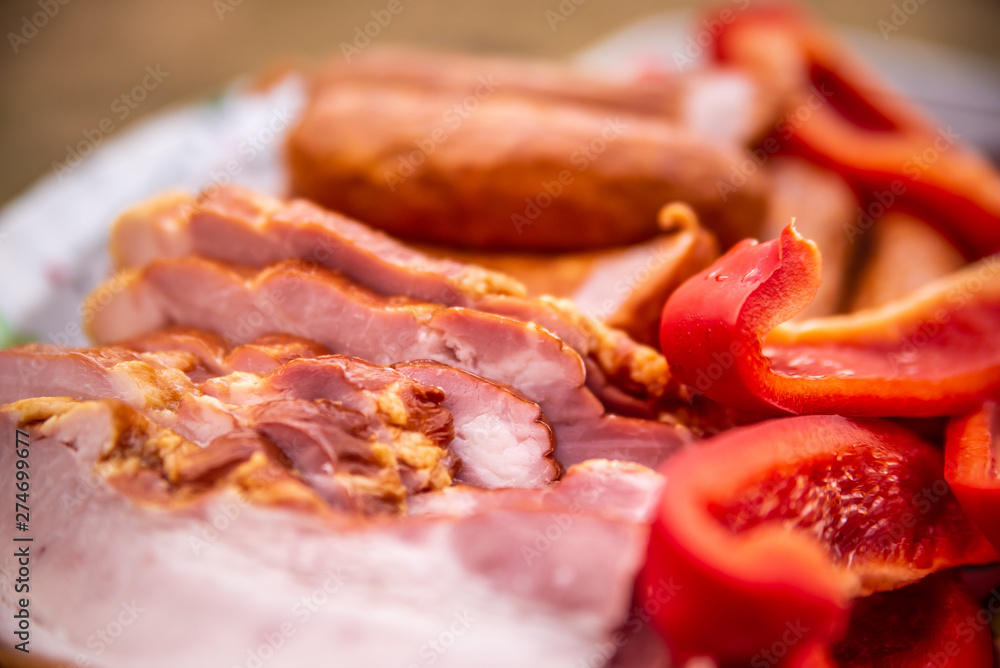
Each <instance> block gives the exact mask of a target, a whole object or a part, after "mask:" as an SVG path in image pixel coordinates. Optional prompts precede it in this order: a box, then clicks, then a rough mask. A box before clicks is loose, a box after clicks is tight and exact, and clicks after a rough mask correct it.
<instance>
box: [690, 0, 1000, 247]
mask: <svg viewBox="0 0 1000 668" xmlns="http://www.w3.org/2000/svg"><path fill="white" fill-rule="evenodd" d="M727 19H728V20H727ZM705 25H711V26H712V27H713V30H712V34H713V35H715V36H716V37H715V41H714V43H713V45H712V47H711V48H712V52H713V55H714V57H715V59H716V60H718V61H720V62H723V63H726V64H728V65H737V66H742V67H747V68H750V69H751V70H755V71H758V72H759V73H760V75H761V76H762V77H763V78H764V79H765V80H766V81H769V82H771V83H772V85H775V84H777V85H778V86H779V88H780V89H782V92H783V93H784V95H785V97H786V98H787V108H788V111H787V113H786V114H785V115H784V116H783V118H781V119H780V120H779V121H778V122H777V123H776V124H775V126H774V131H773V132H772V133H771V134H770V135H769V136H768V137H766V138H765V139H764V140H763V141H762V142H761V145H760V146H758V147H757V149H756V150H757V151H761V150H763V151H764V152H765V154H766V155H769V154H775V153H779V154H791V155H800V156H803V157H806V158H808V159H810V160H812V161H814V162H817V163H819V164H822V165H825V166H827V167H830V168H831V169H833V170H835V171H836V172H838V173H839V174H841V175H842V176H843V177H844V178H845V179H847V180H848V182H849V183H850V184H851V185H852V186H853V187H854V190H855V191H856V192H857V193H858V195H859V197H860V198H861V199H862V209H863V210H862V214H861V216H860V217H859V218H858V221H857V225H855V226H853V227H852V228H851V229H847V230H845V232H847V233H848V235H849V237H850V238H851V239H852V240H853V238H854V237H856V236H859V235H861V234H863V233H864V232H865V231H866V230H867V229H868V228H869V227H870V226H871V225H872V224H873V223H874V221H875V219H878V218H879V217H881V216H882V215H883V214H884V213H885V212H886V211H889V210H896V211H904V212H909V213H912V214H915V215H917V216H918V217H920V218H922V219H926V220H927V221H928V222H930V223H931V224H933V225H934V226H935V227H937V228H938V229H939V230H940V231H941V233H942V234H944V235H945V236H947V237H949V238H950V239H951V240H952V241H953V242H954V243H955V244H956V245H957V246H958V247H959V248H960V249H961V250H962V251H963V252H964V253H965V254H966V256H967V257H968V258H970V259H976V258H981V257H983V256H984V255H987V254H989V253H995V252H997V251H1000V196H998V194H997V193H1000V174H998V173H997V171H996V170H995V169H994V168H993V167H992V166H991V165H990V163H989V162H988V161H987V160H986V159H985V158H983V157H982V156H980V155H978V154H977V153H976V152H975V151H973V150H971V149H969V148H968V147H966V146H963V145H962V142H961V141H960V137H959V135H958V133H956V132H954V131H953V130H952V128H951V127H950V126H939V125H937V124H936V123H935V122H934V121H932V120H931V119H929V118H927V117H926V116H925V115H924V114H922V113H921V112H920V111H919V110H918V109H917V108H916V107H914V106H913V105H912V104H910V103H909V102H907V101H906V100H905V99H904V98H902V97H901V96H897V95H891V94H886V93H885V90H886V85H885V84H884V83H883V82H882V81H880V80H879V78H878V77H877V76H875V75H874V74H873V73H872V72H871V71H870V70H868V69H867V68H866V67H865V66H864V65H863V64H862V63H861V62H860V61H859V60H858V59H857V58H855V57H854V56H853V55H852V54H851V53H850V52H849V51H848V49H846V48H845V47H844V46H843V45H842V44H841V43H839V41H838V40H837V39H836V38H835V37H834V35H833V34H832V32H831V31H829V30H826V29H824V28H823V27H821V26H820V25H818V24H817V23H816V22H814V21H812V20H810V18H809V17H808V16H807V15H806V13H805V12H803V11H801V10H799V9H797V8H795V7H792V6H788V5H786V6H766V7H765V6H761V7H756V6H755V7H749V8H745V9H743V10H739V9H735V8H732V7H726V8H724V9H722V10H721V11H718V12H717V13H716V14H715V15H714V16H710V17H708V18H707V19H706V22H705Z"/></svg>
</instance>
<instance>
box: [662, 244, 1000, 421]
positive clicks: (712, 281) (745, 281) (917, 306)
mask: <svg viewBox="0 0 1000 668" xmlns="http://www.w3.org/2000/svg"><path fill="white" fill-rule="evenodd" d="M820 262H821V258H820V255H819V251H818V250H817V249H816V246H815V244H813V243H812V242H810V241H807V240H805V239H803V238H802V237H801V236H799V235H798V233H796V232H795V230H794V228H792V227H791V226H789V227H788V228H786V229H785V230H784V231H783V232H782V234H781V236H780V237H779V238H778V239H774V240H772V241H767V242H764V243H759V244H758V243H755V242H753V241H749V240H747V241H744V242H741V243H740V244H737V245H736V246H734V247H733V248H732V249H730V251H729V252H728V253H726V255H724V256H723V257H721V258H720V259H719V260H717V261H716V262H715V263H714V264H713V265H712V266H710V267H709V268H708V269H706V270H705V271H703V272H702V273H700V274H698V275H696V276H694V277H693V278H691V279H690V280H688V281H687V282H685V283H684V284H683V285H681V287H680V288H678V289H677V290H676V291H674V293H673V294H672V295H671V296H670V298H669V299H668V300H667V303H666V305H665V306H664V309H663V321H662V323H661V328H660V344H661V347H662V349H663V352H664V354H665V355H666V357H667V361H668V362H669V363H670V369H671V373H672V374H673V376H674V378H676V379H677V380H679V381H680V382H682V383H685V384H686V385H689V386H691V387H692V388H694V389H696V390H698V391H700V392H702V393H704V394H706V395H707V396H708V397H710V398H712V399H714V400H716V401H719V402H720V403H722V404H724V405H727V406H733V407H736V408H740V409H743V410H749V411H762V412H770V413H771V414H780V413H798V414H802V413H839V414H842V415H859V416H894V417H934V416H941V415H953V414H956V413H959V412H963V411H968V410H972V409H973V407H974V406H976V405H977V404H978V402H979V400H980V397H982V396H984V394H985V393H988V392H992V391H995V390H996V389H997V388H1000V347H998V346H997V345H996V333H997V332H998V331H1000V258H998V257H995V256H994V257H989V258H986V259H984V260H981V261H980V262H978V263H976V264H973V265H969V266H968V267H966V268H965V269H963V270H962V271H960V272H957V273H955V274H953V275H951V276H949V277H946V278H944V279H941V280H940V281H937V282H935V283H933V284H931V285H928V286H926V287H925V288H924V289H921V290H919V291H917V292H915V293H913V294H912V295H910V296H909V297H907V298H906V299H903V300H899V301H897V302H893V303H891V304H887V305H885V306H883V307H880V308H878V309H872V310H868V311H859V312H856V313H853V314H849V315H844V316H831V317H826V318H816V319H813V320H806V321H803V322H799V323H785V324H784V325H782V326H777V325H778V323H781V322H782V321H784V320H787V319H788V318H790V317H791V316H792V315H794V314H796V313H798V312H799V311H801V310H802V309H803V308H804V307H805V305H806V304H808V303H809V301H810V300H811V299H812V296H813V295H814V294H815V292H816V289H817V287H818V285H819V280H820ZM765 339H766V341H765ZM762 343H763V345H762Z"/></svg>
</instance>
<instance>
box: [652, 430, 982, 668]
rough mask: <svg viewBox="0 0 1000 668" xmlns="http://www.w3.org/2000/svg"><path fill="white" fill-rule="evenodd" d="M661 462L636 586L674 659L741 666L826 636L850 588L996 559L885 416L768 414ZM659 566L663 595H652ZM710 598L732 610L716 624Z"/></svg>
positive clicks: (924, 457) (926, 459)
mask: <svg viewBox="0 0 1000 668" xmlns="http://www.w3.org/2000/svg"><path fill="white" fill-rule="evenodd" d="M661 472H662V473H663V474H664V475H665V476H666V478H667V484H666V486H665V488H664V494H663V498H662V501H661V503H660V506H659V510H658V515H657V517H656V519H655V521H654V523H653V525H652V528H651V535H650V543H649V548H648V553H647V559H646V563H645V565H644V567H643V569H642V571H641V573H640V576H639V579H638V583H637V595H638V597H639V599H640V604H645V603H646V602H648V603H649V609H650V610H653V609H655V610H656V613H655V614H654V616H653V623H654V625H655V627H656V628H657V629H658V630H659V631H660V632H661V634H663V636H664V638H665V639H666V640H667V642H668V644H669V645H670V646H671V650H672V652H673V656H674V658H676V659H678V660H679V661H684V660H686V659H688V658H691V657H694V656H699V655H703V654H708V655H713V656H714V657H715V658H717V659H719V660H720V661H722V662H727V661H734V662H735V661H743V662H746V661H750V662H751V663H752V662H753V661H754V659H758V660H761V659H762V654H761V653H762V652H763V651H764V650H765V649H767V648H769V647H771V646H772V645H774V643H776V642H779V641H783V642H786V643H788V642H790V638H789V636H794V640H795V645H796V647H800V648H808V647H811V646H813V645H815V644H816V643H823V644H829V643H830V642H832V641H836V640H837V639H839V638H840V637H841V635H842V632H843V630H844V626H845V624H846V622H847V615H848V606H849V604H850V602H851V600H852V599H853V598H855V597H857V596H864V595H868V594H871V593H874V592H877V591H881V590H886V589H891V588H895V587H899V586H901V585H904V584H906V583H908V582H912V581H915V580H918V579H920V578H922V577H924V576H926V575H928V574H930V573H933V572H936V571H939V570H942V569H944V568H948V567H951V566H955V565H960V564H980V563H989V562H992V561H996V560H997V559H1000V556H998V554H997V552H996V551H995V550H994V549H993V547H992V545H990V543H989V541H987V540H986V538H985V537H983V536H982V534H981V533H979V531H978V530H977V529H976V528H975V526H974V525H973V524H972V523H971V522H970V521H969V520H968V518H966V516H965V515H964V513H963V512H962V510H961V508H960V507H959V505H958V502H957V501H956V500H955V498H954V496H953V495H952V494H951V492H950V491H949V489H948V486H947V485H946V484H945V482H944V479H943V475H944V472H943V458H942V454H941V452H940V450H938V449H936V448H934V447H933V446H931V445H929V444H927V443H925V442H923V441H921V440H920V439H918V438H916V437H915V436H914V435H913V434H911V433H910V432H908V431H907V430H905V429H903V428H902V427H899V426H898V425H895V424H892V423H888V422H882V421H877V420H865V421H855V420H851V419H849V418H844V417H840V416H830V415H822V416H805V417H793V418H783V419H778V420H769V421H766V422H760V423H757V424H755V425H751V426H747V427H740V428H736V429H732V430H730V431H727V432H725V433H723V434H721V435H720V436H716V437H714V438H712V439H709V440H707V441H705V442H704V443H703V444H702V445H700V446H699V447H697V448H692V449H689V450H686V451H684V452H682V453H680V454H678V455H677V456H675V457H674V458H673V459H671V460H669V461H668V462H667V463H666V464H665V465H664V466H663V468H662V469H661ZM667 577H669V578H672V579H671V580H670V582H672V583H676V585H677V586H676V588H675V590H674V592H673V595H672V596H671V597H670V598H669V599H668V600H667V601H665V602H664V601H662V600H657V601H656V602H655V606H654V603H653V602H652V601H653V599H652V596H653V595H654V594H655V592H656V587H657V583H658V582H660V581H661V579H662V578H667ZM661 598H662V597H661ZM721 606H724V607H725V609H726V610H728V611H738V612H737V614H733V613H732V612H730V613H727V614H725V615H724V616H725V628H724V629H723V628H721V627H722V626H723V623H722V621H721V619H722V617H723V613H722V610H721Z"/></svg>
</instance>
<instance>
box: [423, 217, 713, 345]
mask: <svg viewBox="0 0 1000 668" xmlns="http://www.w3.org/2000/svg"><path fill="white" fill-rule="evenodd" d="M659 221H660V228H661V229H662V230H663V232H664V234H661V235H659V236H656V237H653V238H652V239H650V240H649V241H644V242H642V243H639V244H634V245H632V246H624V247H615V248H608V249H603V250H599V251H584V252H578V253H557V254H549V255H539V254H537V253H496V252H486V251H479V252H476V251H463V250H456V249H453V248H446V247H433V248H429V250H430V252H433V253H435V254H438V255H442V256H444V257H449V258H453V259H459V260H461V261H462V262H467V263H474V264H477V265H482V266H484V267H487V268H489V269H493V270H496V271H501V272H504V273H505V274H508V275H510V276H513V277H515V278H516V279H517V280H518V281H521V282H522V283H523V284H524V286H525V287H526V288H527V290H528V293H529V294H530V295H534V296H541V295H546V296H552V297H558V298H565V299H568V300H569V301H570V302H572V304H573V305H574V306H575V309H576V310H577V311H579V312H580V313H582V314H583V315H585V316H587V317H588V318H590V319H592V320H593V321H596V322H603V323H604V324H605V325H607V326H608V327H609V328H611V330H610V331H614V330H620V331H622V332H625V333H627V334H628V335H629V336H630V337H632V339H634V340H635V341H639V342H640V343H643V344H646V345H649V346H659V334H658V332H659V329H660V312H661V311H662V310H663V303H664V302H665V301H666V300H667V297H668V296H670V293H671V292H673V291H674V289H676V288H677V287H678V286H679V285H680V284H681V283H683V282H684V281H685V280H687V279H688V278H690V277H691V276H693V275H694V274H696V273H697V272H699V271H701V270H702V269H704V268H705V267H707V266H708V265H709V264H710V263H711V262H712V261H713V260H715V259H716V258H717V257H718V254H719V248H718V243H717V242H716V241H715V237H714V235H712V233H710V232H708V231H707V230H705V229H704V228H702V227H701V226H700V225H699V224H698V219H697V216H696V215H695V213H694V212H693V211H692V210H691V209H690V207H688V206H686V205H683V204H679V203H674V204H670V205H668V206H666V207H664V208H663V209H662V210H661V211H660V215H659ZM546 301H547V300H546Z"/></svg>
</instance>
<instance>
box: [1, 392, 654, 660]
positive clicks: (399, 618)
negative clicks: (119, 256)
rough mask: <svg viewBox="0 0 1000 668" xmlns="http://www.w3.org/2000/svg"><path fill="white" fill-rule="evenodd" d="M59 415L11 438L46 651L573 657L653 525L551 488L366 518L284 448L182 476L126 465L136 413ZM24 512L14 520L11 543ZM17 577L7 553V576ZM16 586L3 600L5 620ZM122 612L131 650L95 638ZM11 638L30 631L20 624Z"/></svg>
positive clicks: (6, 466) (124, 656)
mask: <svg viewBox="0 0 1000 668" xmlns="http://www.w3.org/2000/svg"><path fill="white" fill-rule="evenodd" d="M43 417H44V416H41V415H38V414H37V411H36V413H35V414H34V415H28V414H27V412H26V409H25V408H24V407H20V408H19V407H11V406H8V407H6V409H5V410H4V411H3V415H2V417H0V430H2V432H0V433H4V434H13V433H14V430H15V429H17V428H20V429H23V430H25V431H26V432H27V434H28V439H29V441H30V443H31V445H30V448H31V455H30V457H31V465H32V472H33V476H34V477H33V479H32V524H31V536H32V538H33V542H32V543H31V546H30V549H31V560H32V561H31V587H32V589H31V615H32V620H33V622H32V623H33V626H32V639H31V649H32V653H33V654H36V655H37V656H42V657H47V658H50V659H53V660H56V661H63V662H72V661H75V660H78V658H79V657H83V658H84V659H86V660H88V661H89V662H90V665H100V666H104V667H106V668H119V667H121V668H125V667H128V668H132V667H133V666H136V665H143V666H147V667H148V668H160V667H163V668H176V666H184V665H192V666H193V665H205V666H208V665H210V666H234V665H248V663H249V664H251V665H252V664H253V661H258V660H261V657H265V660H264V664H265V665H267V666H268V667H269V668H283V667H295V668H298V667H300V666H306V665H315V664H316V662H317V660H318V659H317V658H318V657H322V659H321V660H322V662H323V663H324V664H329V665H344V666H361V665H372V666H389V665H398V666H407V665H410V664H417V665H421V664H422V662H425V661H427V660H429V657H433V658H434V661H435V663H436V665H438V666H444V667H451V666H463V667H464V666H471V665H475V666H483V667H487V668H490V667H498V668H499V667H501V666H502V667H504V668H506V667H508V666H511V665H529V664H530V665H545V666H555V667H559V666H565V667H567V668H569V667H571V666H578V665H580V663H581V662H582V661H584V660H586V659H587V658H588V657H589V656H591V655H592V653H593V650H594V648H595V647H596V646H598V645H600V644H601V643H605V642H607V641H608V639H609V638H610V634H611V633H612V631H613V630H614V629H615V628H616V627H617V626H618V625H619V624H620V622H621V619H622V618H623V617H624V615H625V613H626V611H627V609H628V606H629V604H630V599H631V593H632V582H633V578H634V576H635V574H636V572H637V570H638V568H639V566H640V564H641V562H642V560H643V557H644V552H645V542H646V536H647V533H648V528H647V527H646V526H645V525H643V524H641V523H636V522H630V521H623V520H622V519H621V517H622V516H627V515H629V513H630V512H631V511H629V510H628V509H619V508H617V507H616V505H615V504H616V503H617V501H615V500H614V498H610V499H609V500H608V501H607V503H606V504H605V509H606V510H605V511H601V510H595V511H594V512H581V513H579V514H577V515H572V516H570V518H571V521H570V522H569V523H566V522H565V518H566V516H567V515H569V513H570V511H571V509H572V503H573V496H574V495H573V493H572V491H571V490H570V492H569V493H567V494H565V495H561V494H559V493H551V492H550V493H545V492H541V491H538V492H530V491H524V492H521V494H523V495H531V494H536V495H539V497H540V499H541V500H540V501H539V502H538V503H536V504H534V507H530V506H532V504H531V503H528V504H525V503H522V502H520V501H512V502H511V504H510V506H509V507H505V506H503V504H499V505H497V507H494V508H491V509H488V510H485V509H484V510H482V511H476V510H472V511H471V512H469V513H465V514H455V515H452V516H450V517H447V518H430V517H414V518H404V519H384V520H372V519H368V520H363V521H362V520H358V519H353V518H349V517H344V516H342V515H339V514H337V513H336V512H335V511H332V510H329V509H327V508H326V507H325V506H324V505H322V504H321V503H320V502H319V501H317V500H316V498H315V497H314V496H312V495H311V493H310V492H309V491H308V489H307V488H305V487H304V486H302V485H301V483H297V482H296V480H295V477H294V476H293V475H290V474H288V473H283V472H282V469H281V467H280V466H277V465H276V464H273V463H272V464H268V465H267V466H264V465H262V464H260V462H261V461H263V460H266V459H267V455H266V453H264V452H261V451H253V448H252V447H244V449H243V450H241V451H240V453H238V454H236V455H234V459H231V460H228V464H226V465H224V466H222V467H218V466H216V467H214V468H213V467H211V466H209V467H205V466H199V467H198V468H197V471H198V475H197V476H194V477H192V476H190V475H187V474H188V473H189V472H190V470H191V468H192V465H191V464H190V463H188V462H186V461H185V460H184V457H183V456H181V455H177V456H176V457H174V458H173V459H172V460H171V461H172V465H173V466H174V467H175V469H176V470H177V471H179V472H180V473H179V474H178V475H179V476H180V478H179V480H180V482H178V483H176V484H175V486H174V487H173V488H171V487H169V486H165V485H164V483H163V479H162V478H160V477H159V476H158V475H157V474H156V470H147V469H145V468H143V466H145V465H141V466H140V468H139V469H138V470H135V469H134V468H129V467H126V466H121V467H119V468H115V462H116V461H117V459H115V457H122V458H126V457H132V459H131V461H141V460H135V459H134V457H135V456H136V455H135V450H134V449H135V448H138V447H140V446H142V443H141V442H140V443H133V444H127V443H123V442H121V441H120V440H119V435H120V434H121V433H122V431H123V430H122V426H123V423H124V424H132V423H133V422H134V421H135V420H136V419H137V418H136V416H135V414H134V413H132V414H129V412H128V409H125V408H124V407H122V406H121V405H118V407H117V408H116V407H115V405H113V404H111V403H109V402H89V403H83V404H79V405H76V406H73V407H71V408H70V409H69V410H65V411H64V412H63V413H62V415H60V416H59V417H56V418H50V419H47V420H45V421H41V420H42V418H43ZM192 447H194V448H195V449H196V450H197V451H198V452H201V449H199V448H197V446H192ZM119 451H120V452H119ZM130 452H131V453H132V454H131V455H130V454H129V453H130ZM250 452H255V454H251V455H249V459H243V460H241V457H244V458H245V456H246V455H247V454H248V453H250ZM109 453H110V454H109ZM14 456H15V455H14V448H12V447H4V448H2V449H0V467H2V468H3V470H13V458H14ZM98 460H100V461H101V462H103V463H102V464H100V466H98ZM215 461H217V462H218V461H227V460H226V459H225V458H220V459H217V460H215ZM240 461H242V463H241V464H239V465H237V466H234V464H237V463H238V462H240ZM109 467H110V468H109ZM254 467H256V468H254ZM248 468H249V469H251V472H250V473H247V470H248ZM157 470H158V469H157ZM221 470H225V471H227V473H225V474H220V476H221V477H220V478H218V479H217V480H216V483H215V485H214V486H211V485H210V482H211V480H212V477H213V471H214V472H216V473H218V472H219V471H221ZM109 471H111V472H110V473H109ZM95 472H96V474H95ZM251 475H253V476H256V477H251V478H248V476H251ZM575 475H578V474H575V473H574V474H571V475H570V476H568V477H567V480H573V476H575ZM580 475H588V474H587V472H586V471H583V472H582V473H581V474H580ZM265 478H266V479H267V480H269V481H270V484H269V485H268V486H266V487H259V486H254V485H250V484H249V480H261V479H265ZM195 480H196V481H197V483H198V484H199V485H202V486H203V487H202V488H204V491H200V492H199V491H197V489H202V488H193V487H190V486H191V485H194V484H195ZM185 481H187V482H185ZM206 485H207V487H204V486H206ZM240 485H242V487H241V486H240ZM567 487H568V486H567ZM185 489H191V491H189V492H183V495H182V496H178V494H180V493H181V492H179V491H178V490H182V491H183V490H185ZM240 490H242V491H240ZM67 499H68V501H67ZM12 521H13V515H12V514H4V515H3V516H2V520H0V531H2V532H3V533H4V535H8V536H10V535H13V533H14V528H13V526H11V524H10V523H11V522H12ZM16 569H17V562H16V559H15V557H14V553H13V550H5V551H4V552H3V554H2V555H0V576H2V578H3V579H4V580H10V579H11V578H12V577H14V576H15V573H16ZM12 596H13V595H12V594H11V593H10V590H9V588H4V589H3V590H2V593H0V608H2V609H3V615H4V616H5V617H7V618H8V619H10V618H11V615H12V614H13V610H14V606H15V601H14V600H13V598H12ZM122 619H125V620H127V624H126V623H124V622H120V621H119V622H117V623H118V624H119V626H121V628H122V630H121V633H120V634H119V633H117V632H116V633H115V636H116V637H115V640H114V642H112V643H108V644H102V645H100V646H97V645H96V643H95V642H93V638H94V634H95V633H96V632H98V631H100V630H103V629H105V628H107V626H108V625H109V624H112V623H115V622H116V620H122ZM206 629H210V630H211V632H210V633H206ZM511 638H516V639H517V641H516V642H511ZM88 639H89V640H90V642H88ZM0 642H3V643H4V644H5V645H8V646H10V645H12V644H13V643H14V637H13V636H12V625H11V624H5V625H2V626H0Z"/></svg>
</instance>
